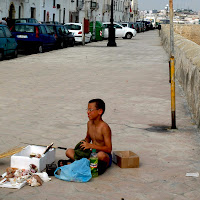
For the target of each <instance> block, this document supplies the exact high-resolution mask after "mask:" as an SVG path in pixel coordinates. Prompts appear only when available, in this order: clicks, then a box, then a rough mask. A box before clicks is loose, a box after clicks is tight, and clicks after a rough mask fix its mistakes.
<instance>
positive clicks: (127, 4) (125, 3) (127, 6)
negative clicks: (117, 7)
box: [124, 1, 130, 9]
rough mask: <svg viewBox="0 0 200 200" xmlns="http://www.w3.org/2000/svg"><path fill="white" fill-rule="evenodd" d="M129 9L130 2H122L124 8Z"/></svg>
mask: <svg viewBox="0 0 200 200" xmlns="http://www.w3.org/2000/svg"><path fill="white" fill-rule="evenodd" d="M129 7H130V2H129V1H125V2H124V8H125V9H128V8H129Z"/></svg>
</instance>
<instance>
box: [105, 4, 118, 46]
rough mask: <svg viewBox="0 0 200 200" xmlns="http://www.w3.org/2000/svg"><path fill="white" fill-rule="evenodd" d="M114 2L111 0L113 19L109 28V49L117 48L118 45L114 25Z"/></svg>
mask: <svg viewBox="0 0 200 200" xmlns="http://www.w3.org/2000/svg"><path fill="white" fill-rule="evenodd" d="M113 21H114V20H113V0H111V17H110V27H109V30H108V31H109V33H108V44H107V46H108V47H116V46H117V44H116V42H115V28H114V25H113Z"/></svg>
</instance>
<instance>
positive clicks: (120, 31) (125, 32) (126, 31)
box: [103, 22, 137, 39]
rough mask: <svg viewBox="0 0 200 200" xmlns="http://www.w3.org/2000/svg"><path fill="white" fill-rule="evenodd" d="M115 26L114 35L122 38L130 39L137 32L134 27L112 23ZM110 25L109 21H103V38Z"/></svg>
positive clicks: (106, 34)
mask: <svg viewBox="0 0 200 200" xmlns="http://www.w3.org/2000/svg"><path fill="white" fill-rule="evenodd" d="M113 24H114V28H115V37H119V38H120V37H121V38H124V39H131V38H132V37H135V36H136V34H137V32H136V30H135V29H132V28H129V27H123V26H122V25H121V24H118V23H115V22H114V23H113ZM109 26H110V22H104V23H103V28H104V38H108V34H109V33H108V29H109Z"/></svg>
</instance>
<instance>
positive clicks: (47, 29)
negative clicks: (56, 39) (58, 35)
mask: <svg viewBox="0 0 200 200" xmlns="http://www.w3.org/2000/svg"><path fill="white" fill-rule="evenodd" d="M45 28H46V31H47V33H48V34H51V31H50V30H49V28H48V27H47V26H45Z"/></svg>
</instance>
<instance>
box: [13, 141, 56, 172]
mask: <svg viewBox="0 0 200 200" xmlns="http://www.w3.org/2000/svg"><path fill="white" fill-rule="evenodd" d="M45 149H46V147H41V146H35V145H29V146H27V147H26V148H24V149H23V150H22V151H20V152H19V153H16V154H14V155H12V156H11V167H14V168H19V169H30V167H29V165H30V164H34V165H36V166H37V168H38V172H41V171H42V170H44V169H45V168H46V164H51V163H53V162H54V161H55V149H54V148H51V149H50V150H49V151H48V152H47V153H45V154H44V155H42V154H43V153H44V151H45ZM31 153H35V154H41V155H42V157H41V158H35V157H32V158H31V157H30V154H31Z"/></svg>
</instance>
